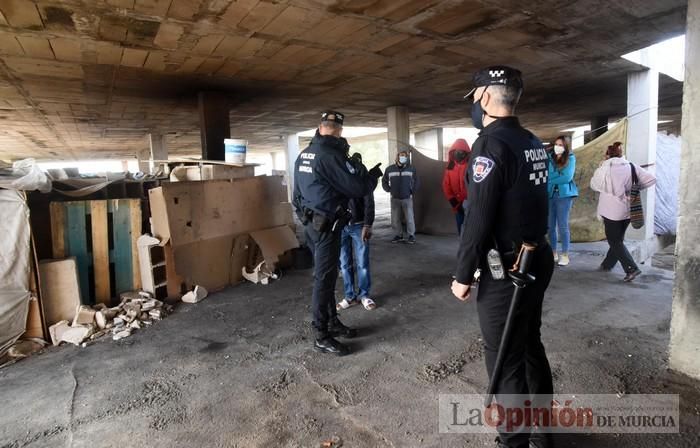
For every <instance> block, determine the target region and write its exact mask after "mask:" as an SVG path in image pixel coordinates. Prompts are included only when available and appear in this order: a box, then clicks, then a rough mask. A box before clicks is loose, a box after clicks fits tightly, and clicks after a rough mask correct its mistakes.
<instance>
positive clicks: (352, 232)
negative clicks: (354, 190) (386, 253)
mask: <svg viewBox="0 0 700 448" xmlns="http://www.w3.org/2000/svg"><path fill="white" fill-rule="evenodd" d="M351 159H352V160H354V161H355V162H356V163H357V164H361V163H362V155H361V154H360V153H355V154H353V155H352V158H351ZM348 209H349V210H350V213H351V214H352V218H350V222H348V224H347V225H346V226H345V227H344V228H343V231H342V234H341V237H340V272H341V274H342V275H343V289H344V291H345V297H344V298H343V300H341V301H340V302H339V303H338V304H337V305H336V309H337V310H338V311H340V310H344V309H347V308H350V307H351V306H353V305H355V304H357V303H361V304H362V306H364V307H365V309H366V310H368V311H370V310H373V309H375V308H376V307H377V306H376V304H375V303H374V301H373V300H372V299H371V298H370V296H369V290H370V287H371V285H372V279H371V277H370V273H369V240H370V238H372V224H374V193H373V192H371V193H369V194H368V195H367V196H365V197H363V198H351V199H350V201H349V202H348ZM353 253H354V255H355V257H354V258H355V263H356V264H357V269H354V264H355V263H353ZM355 274H357V293H355Z"/></svg>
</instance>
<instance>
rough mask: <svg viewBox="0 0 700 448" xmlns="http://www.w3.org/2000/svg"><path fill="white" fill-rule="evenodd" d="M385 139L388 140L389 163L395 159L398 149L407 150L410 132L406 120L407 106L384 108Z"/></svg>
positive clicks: (409, 143)
mask: <svg viewBox="0 0 700 448" xmlns="http://www.w3.org/2000/svg"><path fill="white" fill-rule="evenodd" d="M386 122H387V139H388V140H389V146H388V147H389V160H388V162H389V165H391V164H392V163H394V160H396V154H398V152H399V151H403V150H408V149H409V148H410V145H411V134H410V128H409V121H408V108H407V107H405V106H391V107H388V108H387V109H386Z"/></svg>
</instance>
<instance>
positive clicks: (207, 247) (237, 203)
mask: <svg viewBox="0 0 700 448" xmlns="http://www.w3.org/2000/svg"><path fill="white" fill-rule="evenodd" d="M149 200H150V204H151V222H152V226H153V234H154V236H155V237H156V238H158V239H159V240H160V244H161V245H166V244H170V246H171V247H172V251H173V255H174V259H175V271H176V273H177V274H178V275H179V276H180V277H181V278H182V279H183V281H184V283H185V284H186V285H187V286H188V287H191V286H193V285H201V286H204V287H205V288H206V289H207V290H209V291H215V290H217V289H221V288H223V287H225V286H227V285H230V284H232V283H236V282H238V281H240V280H241V275H240V267H239V266H241V264H245V260H247V255H248V244H247V242H246V241H247V239H248V235H249V234H250V233H251V232H254V231H258V230H261V229H270V228H273V227H280V226H291V225H293V222H294V221H293V218H292V207H291V204H289V203H288V202H287V190H286V187H285V186H284V184H283V178H282V177H280V176H258V177H252V178H246V179H235V180H227V181H222V180H213V181H202V182H169V183H164V184H163V185H162V186H161V187H159V188H154V189H152V190H150V191H149ZM263 237H264V235H263ZM283 240H284V241H286V242H287V244H288V243H289V240H288V234H286V236H285V237H284V238H283ZM234 267H238V270H237V272H234V271H233V268H234Z"/></svg>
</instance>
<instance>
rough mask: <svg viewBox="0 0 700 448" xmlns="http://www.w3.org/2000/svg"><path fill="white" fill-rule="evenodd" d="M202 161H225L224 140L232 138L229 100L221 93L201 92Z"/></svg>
mask: <svg viewBox="0 0 700 448" xmlns="http://www.w3.org/2000/svg"><path fill="white" fill-rule="evenodd" d="M198 101H199V103H198V104H199V131H200V134H201V137H202V159H204V160H225V153H224V139H226V138H231V123H230V118H229V109H230V105H229V100H228V98H227V97H226V96H225V94H223V93H220V92H199V95H198Z"/></svg>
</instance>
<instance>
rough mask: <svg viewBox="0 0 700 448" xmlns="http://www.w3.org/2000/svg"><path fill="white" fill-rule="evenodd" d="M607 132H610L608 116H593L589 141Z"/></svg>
mask: <svg viewBox="0 0 700 448" xmlns="http://www.w3.org/2000/svg"><path fill="white" fill-rule="evenodd" d="M606 132H608V117H607V116H598V117H593V119H591V132H590V134H589V136H588V138H589V141H590V140H595V139H596V138H598V137H600V136H601V135H603V134H605V133H606Z"/></svg>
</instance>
